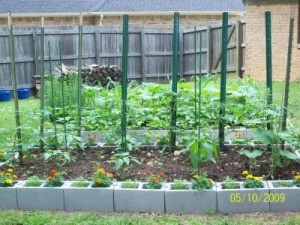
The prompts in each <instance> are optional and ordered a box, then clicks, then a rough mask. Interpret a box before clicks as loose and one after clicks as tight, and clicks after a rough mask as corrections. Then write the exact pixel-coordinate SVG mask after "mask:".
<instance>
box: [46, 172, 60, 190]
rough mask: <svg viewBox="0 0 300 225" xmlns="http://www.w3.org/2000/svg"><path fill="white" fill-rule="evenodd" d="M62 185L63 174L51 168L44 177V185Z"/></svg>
mask: <svg viewBox="0 0 300 225" xmlns="http://www.w3.org/2000/svg"><path fill="white" fill-rule="evenodd" d="M62 185H63V176H62V174H61V173H60V172H58V171H57V170H51V171H50V173H49V176H48V177H47V179H46V183H45V187H60V186H62Z"/></svg>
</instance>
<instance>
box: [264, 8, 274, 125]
mask: <svg viewBox="0 0 300 225" xmlns="http://www.w3.org/2000/svg"><path fill="white" fill-rule="evenodd" d="M265 20H266V63H267V65H266V69H267V71H266V72H267V87H268V89H269V92H268V97H267V103H268V105H270V104H272V102H273V88H272V37H271V34H272V31H271V12H265ZM271 126H272V125H271V123H270V122H268V123H267V129H268V130H270V129H271Z"/></svg>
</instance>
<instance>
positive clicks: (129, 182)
mask: <svg viewBox="0 0 300 225" xmlns="http://www.w3.org/2000/svg"><path fill="white" fill-rule="evenodd" d="M138 187H139V182H138V181H134V180H126V181H124V182H123V183H122V188H129V189H136V188H138Z"/></svg>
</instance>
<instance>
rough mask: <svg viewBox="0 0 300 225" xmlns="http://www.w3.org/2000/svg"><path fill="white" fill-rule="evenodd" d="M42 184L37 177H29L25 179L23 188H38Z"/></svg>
mask: <svg viewBox="0 0 300 225" xmlns="http://www.w3.org/2000/svg"><path fill="white" fill-rule="evenodd" d="M41 184H42V182H41V179H40V178H39V177H38V176H30V177H28V178H27V181H26V183H25V186H27V187H39V186H40V185H41Z"/></svg>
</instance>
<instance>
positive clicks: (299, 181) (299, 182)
mask: <svg viewBox="0 0 300 225" xmlns="http://www.w3.org/2000/svg"><path fill="white" fill-rule="evenodd" d="M293 184H294V185H296V186H297V187H300V174H297V175H295V176H294V179H293Z"/></svg>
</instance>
